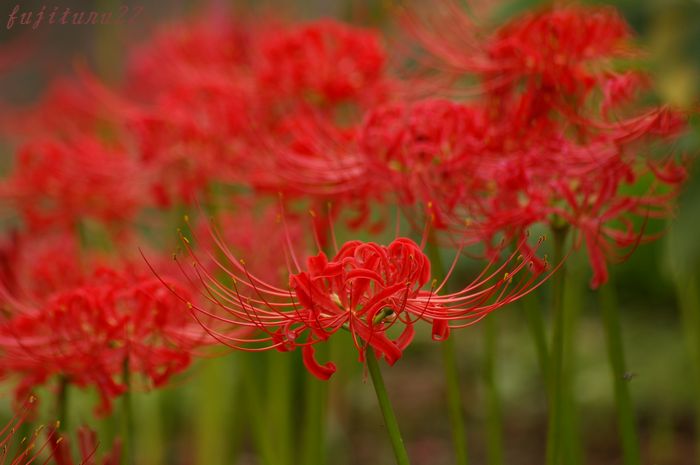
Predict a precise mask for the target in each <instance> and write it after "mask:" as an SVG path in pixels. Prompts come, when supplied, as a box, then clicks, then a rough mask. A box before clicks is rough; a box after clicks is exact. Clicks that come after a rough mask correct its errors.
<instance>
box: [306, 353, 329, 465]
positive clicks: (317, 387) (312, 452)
mask: <svg viewBox="0 0 700 465" xmlns="http://www.w3.org/2000/svg"><path fill="white" fill-rule="evenodd" d="M324 349H325V348H324V347H321V346H319V347H318V349H317V353H319V354H321V357H323V353H324V352H325V350H324ZM305 383H306V386H305V389H304V394H305V395H304V401H305V402H304V430H303V438H302V446H303V449H302V459H303V461H302V463H304V464H308V465H321V464H323V463H325V462H326V460H325V455H326V454H325V451H326V435H325V431H326V428H325V423H326V411H327V407H328V382H327V381H321V380H319V379H317V378H316V377H314V376H309V375H308V374H307V375H306V377H305Z"/></svg>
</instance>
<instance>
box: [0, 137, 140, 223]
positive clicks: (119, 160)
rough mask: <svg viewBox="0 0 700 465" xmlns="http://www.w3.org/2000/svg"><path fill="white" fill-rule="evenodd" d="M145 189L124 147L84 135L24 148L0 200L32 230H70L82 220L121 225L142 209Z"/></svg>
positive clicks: (0, 187) (3, 185) (1, 186)
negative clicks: (6, 201)
mask: <svg viewBox="0 0 700 465" xmlns="http://www.w3.org/2000/svg"><path fill="white" fill-rule="evenodd" d="M125 179H128V180H129V182H124V180H125ZM143 186H144V184H143V181H142V172H141V171H140V169H139V167H138V166H137V165H136V164H135V163H134V161H133V160H132V159H131V158H130V156H129V154H128V153H127V152H126V150H125V149H124V148H123V147H120V146H119V145H110V144H106V143H104V142H102V141H100V140H99V139H97V138H96V137H94V136H90V135H82V136H80V137H77V138H75V139H72V140H70V141H65V142H64V141H59V140H51V139H43V140H42V139H40V140H35V141H33V142H29V143H27V144H25V145H24V146H23V147H22V148H21V149H20V151H19V153H18V155H17V162H16V166H15V168H14V171H13V172H12V173H11V174H10V176H9V177H8V178H7V179H5V180H3V181H2V183H1V184H0V197H2V198H5V199H7V200H11V201H12V202H13V203H14V205H15V207H16V208H17V209H18V210H19V211H20V213H21V214H22V218H23V219H24V220H25V221H26V223H27V225H28V226H29V227H30V228H31V229H34V230H40V229H45V228H50V227H55V226H58V227H62V228H67V229H72V228H74V227H76V226H77V224H78V222H79V221H80V220H83V219H85V218H90V219H94V220H98V221H100V222H103V223H105V224H107V225H112V226H119V225H123V224H124V223H125V222H127V221H129V220H131V219H132V218H133V217H134V215H135V214H136V212H137V211H138V209H139V208H140V207H141V206H142V204H143Z"/></svg>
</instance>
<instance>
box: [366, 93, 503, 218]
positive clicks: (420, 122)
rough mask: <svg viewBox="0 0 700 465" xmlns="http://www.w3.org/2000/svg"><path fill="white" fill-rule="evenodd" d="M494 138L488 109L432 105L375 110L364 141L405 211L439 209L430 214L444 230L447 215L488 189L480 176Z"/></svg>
mask: <svg viewBox="0 0 700 465" xmlns="http://www.w3.org/2000/svg"><path fill="white" fill-rule="evenodd" d="M488 136H489V129H488V126H487V118H486V116H485V114H484V111H483V110H482V109H480V108H478V107H475V106H467V105H461V104H458V103H455V102H450V101H448V100H443V99H431V100H424V101H420V102H416V103H396V104H391V105H386V106H382V107H379V108H377V109H375V110H373V111H372V112H370V113H369V114H368V115H367V117H366V118H365V121H364V123H363V126H362V129H361V131H360V134H359V136H358V139H359V145H360V147H361V153H362V155H363V156H364V157H365V163H366V164H367V168H366V170H367V171H368V172H370V173H373V174H374V179H375V180H376V181H377V182H378V183H380V184H382V185H386V184H387V183H388V184H389V185H391V186H392V188H391V190H393V191H394V192H396V193H397V194H398V197H399V198H398V200H399V203H400V204H402V205H404V206H412V205H414V204H417V203H420V204H421V205H423V206H427V205H433V204H439V205H440V208H431V209H430V212H431V214H432V215H433V218H432V222H431V224H432V226H433V227H436V228H444V227H445V226H446V224H445V222H444V220H443V218H442V213H443V212H445V211H448V212H450V211H452V210H454V208H455V207H456V205H457V204H458V203H459V202H460V201H461V200H463V199H464V197H465V196H466V195H467V192H468V191H470V190H474V189H478V188H480V187H481V188H483V183H484V182H485V181H486V179H485V178H484V177H483V176H480V175H479V174H478V173H479V170H481V166H480V165H481V164H483V163H485V162H486V160H485V157H483V156H480V154H481V153H482V152H483V151H484V148H485V146H486V144H487V143H488ZM482 178H484V179H482ZM474 183H476V185H474ZM479 183H480V184H479ZM385 190H389V189H385Z"/></svg>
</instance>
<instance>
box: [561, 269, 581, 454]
mask: <svg viewBox="0 0 700 465" xmlns="http://www.w3.org/2000/svg"><path fill="white" fill-rule="evenodd" d="M579 270H580V269H579V267H577V266H572V267H569V268H568V269H567V276H566V283H565V286H564V295H563V304H562V305H563V309H564V355H563V364H564V365H563V366H564V371H563V374H562V375H563V377H564V378H563V380H564V382H565V385H564V386H565V387H564V398H563V405H564V407H563V408H564V413H563V425H564V439H563V441H564V444H565V445H564V449H563V453H564V457H565V458H566V465H582V464H583V463H585V460H584V450H583V448H582V444H581V437H580V434H579V424H578V406H577V402H576V398H575V396H574V393H575V392H576V387H575V379H576V377H575V374H576V372H575V369H576V347H577V344H576V327H577V323H578V315H579V313H580V311H581V302H582V300H583V293H582V291H583V290H584V289H585V287H584V286H585V285H584V284H583V283H584V282H585V281H584V278H583V277H582V275H581V273H580V271H579Z"/></svg>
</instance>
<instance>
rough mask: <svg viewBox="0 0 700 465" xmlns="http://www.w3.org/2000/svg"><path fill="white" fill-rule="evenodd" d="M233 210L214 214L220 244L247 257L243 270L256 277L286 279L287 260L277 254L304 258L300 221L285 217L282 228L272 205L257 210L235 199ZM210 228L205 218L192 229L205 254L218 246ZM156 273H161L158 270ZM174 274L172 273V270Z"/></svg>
mask: <svg viewBox="0 0 700 465" xmlns="http://www.w3.org/2000/svg"><path fill="white" fill-rule="evenodd" d="M236 207H237V208H236V210H235V211H232V212H228V211H222V212H219V213H218V214H217V219H216V223H217V225H218V226H217V230H219V231H221V235H222V240H223V241H224V242H225V243H226V244H227V246H228V247H229V248H230V249H231V250H232V251H235V253H236V254H237V255H240V256H245V257H250V258H249V259H248V260H247V262H246V266H247V268H248V270H250V271H251V273H253V274H254V275H256V276H259V277H260V278H261V279H263V280H265V281H268V282H275V281H277V280H278V279H279V278H280V277H281V276H286V273H287V270H288V268H289V267H288V260H287V256H285V254H280V253H279V251H280V250H285V249H287V248H289V247H292V248H293V249H294V251H295V253H296V254H305V253H306V252H305V251H306V250H307V249H308V245H310V244H305V239H304V237H303V235H302V226H301V221H300V218H299V217H296V216H293V215H289V214H286V215H285V218H284V228H282V227H281V225H282V217H281V215H280V214H279V209H278V208H277V207H274V206H272V205H266V206H262V208H259V207H260V205H257V206H256V203H255V202H254V201H252V200H251V199H247V198H241V197H237V198H236ZM210 228H211V225H210V224H209V222H208V221H207V220H205V219H204V218H202V219H200V221H199V222H198V223H197V224H196V225H195V227H194V230H195V236H196V237H197V238H198V239H200V241H201V242H200V244H199V245H200V247H201V248H202V249H204V250H216V248H217V245H216V242H215V241H214V239H213V238H212V236H211V234H209V231H210ZM260 231H265V247H260ZM211 258H212V259H207V258H204V257H202V265H206V266H207V269H208V270H209V271H210V272H211V273H215V272H216V270H217V268H218V260H216V259H215V258H216V257H211ZM157 269H158V272H159V273H160V272H161V269H164V268H163V266H162V265H160V266H158V267H157ZM172 271H175V270H172Z"/></svg>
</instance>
